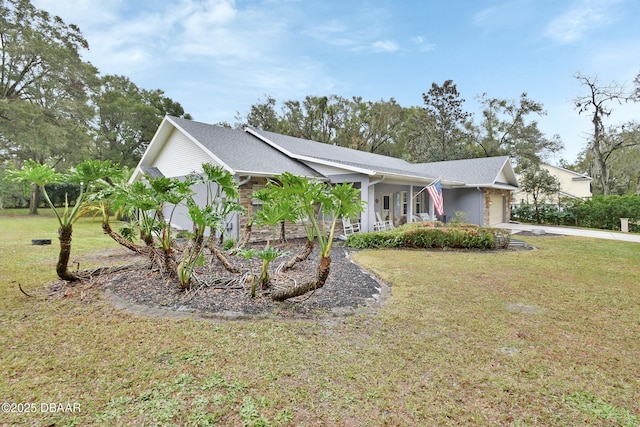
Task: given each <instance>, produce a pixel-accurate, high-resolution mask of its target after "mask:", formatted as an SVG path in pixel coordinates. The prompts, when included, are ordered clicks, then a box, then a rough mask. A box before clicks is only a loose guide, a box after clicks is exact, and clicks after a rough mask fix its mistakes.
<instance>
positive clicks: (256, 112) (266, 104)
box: [239, 95, 280, 132]
mask: <svg viewBox="0 0 640 427" xmlns="http://www.w3.org/2000/svg"><path fill="white" fill-rule="evenodd" d="M265 96H266V98H267V99H266V100H264V101H262V100H258V102H257V103H256V104H253V105H252V106H251V109H250V111H249V114H248V115H247V120H246V124H247V125H249V126H253V127H255V128H258V129H262V130H266V131H268V132H278V131H279V129H280V118H279V117H278V113H276V109H275V107H276V100H275V98H273V97H271V96H267V95H265ZM243 125H244V124H239V127H242V126H243Z"/></svg>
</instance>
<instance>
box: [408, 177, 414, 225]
mask: <svg viewBox="0 0 640 427" xmlns="http://www.w3.org/2000/svg"><path fill="white" fill-rule="evenodd" d="M409 222H413V184H410V185H409V200H407V223H409Z"/></svg>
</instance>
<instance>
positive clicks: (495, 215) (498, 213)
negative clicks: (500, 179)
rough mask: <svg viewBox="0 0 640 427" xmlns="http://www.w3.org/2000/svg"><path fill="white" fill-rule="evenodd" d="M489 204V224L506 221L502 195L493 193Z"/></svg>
mask: <svg viewBox="0 0 640 427" xmlns="http://www.w3.org/2000/svg"><path fill="white" fill-rule="evenodd" d="M490 197H491V198H490V200H491V204H490V205H489V225H494V224H500V223H501V222H504V201H503V197H502V195H499V194H492V195H491V196H490Z"/></svg>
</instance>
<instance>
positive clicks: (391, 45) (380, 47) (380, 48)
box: [371, 40, 400, 52]
mask: <svg viewBox="0 0 640 427" xmlns="http://www.w3.org/2000/svg"><path fill="white" fill-rule="evenodd" d="M399 49H400V46H398V43H396V42H394V41H392V40H378V41H376V42H373V43H372V44H371V50H372V51H374V52H396V51H397V50H399Z"/></svg>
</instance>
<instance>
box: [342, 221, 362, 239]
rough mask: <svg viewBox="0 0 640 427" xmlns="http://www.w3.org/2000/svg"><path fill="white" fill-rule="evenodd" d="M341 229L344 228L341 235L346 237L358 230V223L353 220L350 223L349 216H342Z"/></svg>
mask: <svg viewBox="0 0 640 427" xmlns="http://www.w3.org/2000/svg"><path fill="white" fill-rule="evenodd" d="M342 229H343V230H344V235H343V236H342V237H344V238H345V239H346V238H347V236H349V235H350V234H353V233H359V232H360V223H359V222H355V223H353V224H352V223H351V220H350V219H349V218H346V217H342Z"/></svg>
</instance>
